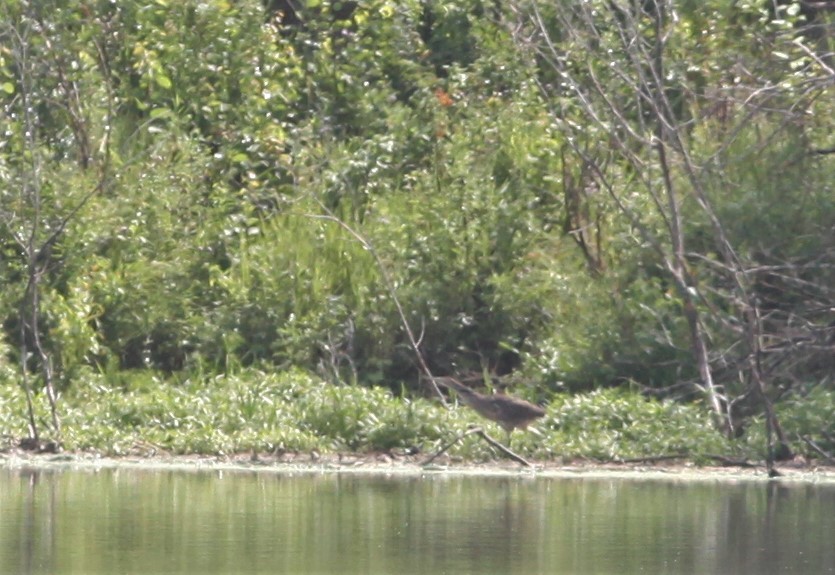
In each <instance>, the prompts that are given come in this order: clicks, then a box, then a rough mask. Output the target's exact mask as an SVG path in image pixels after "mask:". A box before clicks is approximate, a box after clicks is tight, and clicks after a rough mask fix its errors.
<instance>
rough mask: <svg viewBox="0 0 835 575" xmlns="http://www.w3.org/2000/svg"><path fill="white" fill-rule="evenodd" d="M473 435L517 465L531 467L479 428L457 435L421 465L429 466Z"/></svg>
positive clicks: (525, 460) (472, 428)
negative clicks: (478, 436) (479, 437)
mask: <svg viewBox="0 0 835 575" xmlns="http://www.w3.org/2000/svg"><path fill="white" fill-rule="evenodd" d="M473 433H475V434H477V435H480V436H481V438H482V439H484V441H486V442H487V443H489V444H490V445H491V446H493V447H495V448H496V449H498V450H499V451H501V452H502V453H504V454H505V455H507V456H508V457H509V458H511V459H512V460H514V461H516V462H517V463H520V464H522V465H524V466H525V467H533V465H531V462H530V461H528V460H527V459H525V458H524V457H522V456H521V455H519V454H518V453H515V452H514V451H511V449H510V448H509V447H507V446H506V445H503V444H501V443H499V442H498V441H496V440H495V439H493V438H492V437H490V436H489V435H487V434H486V433H485V432H484V430H483V429H482V428H480V427H471V428H470V429H468V430H467V431H465V432H464V433H460V434H458V436H457V437H456V438H455V439H453V440H452V441H450V442H449V443H448V444H446V445H445V446H444V447H442V448H441V449H440V450H438V451H437V452H436V453H435V454H434V455H433V456H432V457H430V458H429V459H427V460H426V461H424V462H423V465H429V464H430V463H432V462H433V461H435V459H437V458H438V457H440V456H441V455H443V454H444V453H445V452H446V451H447V450H448V449H449V448H450V447H452V446H453V445H455V444H456V443H458V442H459V441H461V440H462V439H464V438H465V437H467V436H468V435H472V434H473Z"/></svg>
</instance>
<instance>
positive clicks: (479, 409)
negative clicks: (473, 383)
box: [435, 377, 545, 441]
mask: <svg viewBox="0 0 835 575" xmlns="http://www.w3.org/2000/svg"><path fill="white" fill-rule="evenodd" d="M435 381H436V382H437V383H439V384H440V385H442V386H444V387H446V388H449V389H454V390H455V391H456V392H457V393H458V396H459V397H460V398H461V402H462V403H463V404H464V405H467V406H469V407H471V408H472V409H474V410H475V411H476V413H478V414H479V415H481V416H482V417H484V418H487V419H489V420H491V421H495V422H496V423H498V424H499V425H501V426H502V427H503V428H504V429H505V431H507V437H508V441H509V440H510V433H511V432H512V431H513V430H514V429H525V428H527V427H528V425H530V424H531V423H532V422H533V421H535V420H536V419H539V418H540V417H543V416H544V415H545V410H544V409H542V408H541V407H539V406H538V405H534V404H533V403H531V402H529V401H525V400H524V399H520V398H518V397H511V396H509V395H503V394H496V395H485V394H483V393H478V392H477V391H473V390H472V389H470V388H469V387H467V386H466V385H464V384H463V383H461V382H460V381H458V380H456V379H453V378H451V377H442V378H437V379H436V380H435Z"/></svg>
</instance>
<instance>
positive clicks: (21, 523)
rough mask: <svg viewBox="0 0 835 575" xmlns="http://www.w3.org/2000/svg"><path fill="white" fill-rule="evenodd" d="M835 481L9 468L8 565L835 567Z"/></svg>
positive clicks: (572, 569)
mask: <svg viewBox="0 0 835 575" xmlns="http://www.w3.org/2000/svg"><path fill="white" fill-rule="evenodd" d="M832 533H835V488H833V487H832V486H817V487H816V486H813V485H782V484H779V483H768V484H760V483H757V484H754V483H747V484H739V485H733V484H727V483H722V484H720V483H699V484H682V483H675V482H662V481H626V480H599V479H595V480H591V479H571V480H566V479H545V478H531V477H529V476H526V477H505V478H473V477H447V476H440V475H429V476H425V477H420V478H418V477H413V478H386V477H369V476H355V475H333V474H331V475H298V476H286V475H273V474H267V473H244V472H240V473H229V472H223V473H219V472H174V471H169V472H164V471H155V472H152V471H137V470H115V471H100V472H82V471H75V472H69V471H67V472H45V471H31V470H7V469H3V470H0V572H9V573H117V572H118V573H198V572H199V573H364V574H365V573H395V574H397V575H409V574H422V573H432V574H438V573H456V574H457V573H462V574H465V573H479V574H481V573H600V574H604V573H635V572H641V573H757V574H763V573H764V574H768V573H788V572H795V573H796V572H803V573H826V572H833V573H835V546H833V545H832Z"/></svg>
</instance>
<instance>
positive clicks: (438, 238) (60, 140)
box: [0, 0, 835, 458]
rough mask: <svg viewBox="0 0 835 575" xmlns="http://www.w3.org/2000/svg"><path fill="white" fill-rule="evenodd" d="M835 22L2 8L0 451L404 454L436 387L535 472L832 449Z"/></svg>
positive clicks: (820, 7) (643, 8) (770, 12)
mask: <svg viewBox="0 0 835 575" xmlns="http://www.w3.org/2000/svg"><path fill="white" fill-rule="evenodd" d="M833 18H835V5H833V3H832V2H826V1H824V2H806V1H804V2H782V1H777V0H773V1H772V0H750V1H748V2H723V1H718V0H717V1H712V0H709V1H707V2H692V1H689V0H680V1H672V0H649V1H643V2H641V1H637V0H610V1H604V0H590V1H584V2H573V1H572V2H539V1H536V0H511V1H509V2H503V3H499V2H492V1H480V0H453V1H446V2H444V1H435V0H421V1H418V0H404V1H397V2H395V1H390V0H368V1H365V0H360V1H327V0H318V1H317V0H308V1H307V2H305V1H304V0H295V1H290V0H270V1H269V2H267V3H266V5H264V4H262V3H260V2H257V1H254V0H241V1H238V2H233V1H221V0H207V1H202V2H197V1H192V0H185V1H179V2H169V1H166V0H157V1H156V2H139V1H133V0H127V1H123V2H122V1H120V2H109V1H92V0H90V1H83V2H77V1H76V2H67V1H62V0H56V1H42V2H27V1H23V2H21V1H15V0H0V106H2V112H0V278H2V283H3V290H2V292H0V319H2V330H1V331H0V423H1V424H2V428H0V431H2V432H3V433H5V434H6V437H7V438H8V439H9V440H10V441H12V440H13V441H17V440H19V439H20V438H29V439H30V440H32V439H34V443H30V445H34V446H39V445H40V437H41V436H42V435H44V434H45V435H46V436H47V437H53V438H60V440H61V441H62V442H63V443H64V444H65V445H67V446H70V447H75V448H90V447H94V448H103V449H107V450H111V451H115V452H121V451H124V450H126V449H129V448H130V445H131V444H132V442H136V441H139V440H140V439H141V440H142V441H149V442H153V443H154V445H160V446H163V447H164V448H167V449H174V450H179V451H220V450H239V449H249V448H256V447H259V448H269V449H307V448H311V447H313V446H318V447H321V446H322V444H321V441H323V439H322V438H326V441H327V443H326V445H325V447H330V448H335V449H344V448H349V449H368V448H374V449H385V448H392V447H398V446H408V445H412V444H414V443H416V442H419V441H420V440H422V439H431V440H434V439H437V438H438V437H440V436H441V434H442V433H443V431H444V429H445V427H447V426H449V425H454V423H450V421H451V420H449V419H448V418H449V417H450V415H448V414H446V413H445V412H444V411H443V410H441V409H439V405H440V404H439V403H438V402H437V401H434V400H432V399H431V397H432V392H431V386H430V385H428V384H427V382H428V379H427V378H425V377H421V376H422V375H423V376H425V375H426V373H424V372H425V371H426V370H427V369H428V370H429V371H431V372H432V373H433V374H435V375H453V374H457V375H459V376H461V377H474V378H479V379H483V380H485V382H486V383H487V385H488V386H497V387H498V386H502V387H508V388H510V389H511V390H512V392H513V393H515V394H517V395H522V396H525V397H527V398H528V399H531V400H535V401H539V402H545V403H548V404H549V415H548V416H547V418H546V419H545V420H544V423H543V425H542V427H543V430H544V433H545V436H546V439H531V438H526V439H525V440H524V441H527V442H528V443H525V444H522V445H521V448H522V449H525V448H526V447H527V448H528V449H529V450H530V451H531V452H532V453H535V454H537V455H539V456H542V457H547V456H554V455H558V454H577V453H583V454H586V455H588V456H593V457H601V458H606V457H609V458H611V457H622V456H628V455H630V454H635V453H639V454H640V453H645V452H648V453H669V452H674V453H687V454H690V455H692V454H693V453H698V452H702V453H707V452H733V451H734V449H737V447H734V445H742V447H741V448H740V449H742V450H743V453H745V454H749V453H762V451H757V450H763V449H765V446H766V445H768V446H770V449H769V453H770V455H772V456H776V457H778V458H779V457H790V456H791V455H792V453H793V452H798V451H806V452H807V453H810V454H812V455H816V456H826V454H827V453H829V454H831V453H832V452H833V450H835V418H833V417H832V415H833V413H835V382H833V374H835V353H834V352H835V189H834V188H835V184H834V182H835V132H833V126H834V125H835V98H833V95H835V91H833V88H834V87H835V35H833ZM401 311H402V315H401ZM404 320H405V322H404ZM404 323H405V324H406V325H404ZM410 332H411V333H410ZM410 337H411V338H414V340H415V341H410ZM415 343H416V344H418V346H419V349H420V352H421V357H422V358H423V359H424V360H425V362H426V364H425V365H421V362H420V361H418V356H417V355H416V353H415V349H414V345H413V344H415ZM433 401H434V403H433ZM288 422H290V423H288ZM752 422H754V423H756V425H751V423H752ZM665 426H666V427H665ZM597 427H599V429H600V430H603V432H602V435H597V436H594V439H582V437H585V435H584V434H586V433H590V431H589V430H592V429H596V428H597ZM62 428H63V429H62ZM45 430H46V431H45ZM183 437H188V438H189V439H183ZM601 437H602V438H603V439H601ZM764 438H765V439H767V440H768V441H763V439H764ZM583 442H585V443H583ZM734 442H742V443H741V444H739V443H734ZM746 442H748V443H746ZM751 445H757V446H759V447H757V448H756V449H755V450H754V451H753V452H752V451H745V450H746V449H748V448H750V446H751ZM697 446H698V448H697ZM746 446H747V447H746Z"/></svg>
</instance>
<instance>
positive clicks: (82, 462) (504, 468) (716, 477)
mask: <svg viewBox="0 0 835 575" xmlns="http://www.w3.org/2000/svg"><path fill="white" fill-rule="evenodd" d="M426 458H427V456H426V455H425V454H422V455H399V456H398V455H391V454H336V455H319V454H316V453H304V454H302V453H291V454H290V453H286V454H280V455H274V454H270V455H262V454H258V455H255V456H253V454H249V453H248V454H236V455H228V456H227V455H223V456H205V455H170V454H160V453H148V454H143V455H128V456H122V457H112V456H101V455H98V454H95V453H55V454H49V453H44V454H33V453H30V452H26V451H17V450H16V451H9V452H4V453H0V466H2V467H4V468H7V469H41V470H56V471H60V470H79V471H96V470H102V469H125V470H147V471H163V470H166V471H190V472H207V471H208V472H221V471H225V472H257V473H275V474H302V473H304V474H310V473H350V474H374V475H393V476H398V475H402V476H421V475H443V474H458V475H471V476H485V477H489V476H518V477H554V478H587V479H605V478H609V479H615V478H619V479H629V480H659V479H664V480H674V481H728V482H738V481H763V482H765V481H781V482H792V483H795V482H802V483H818V484H820V483H826V484H832V485H835V467H831V466H821V465H817V464H815V463H807V462H790V463H788V464H786V465H782V466H779V467H778V470H779V472H780V476H779V477H777V478H769V477H768V475H767V473H766V470H765V468H764V467H757V466H754V467H734V466H722V467H717V466H696V465H693V464H691V463H686V462H676V463H664V464H649V465H648V464H639V463H623V464H617V463H605V464H603V463H590V462H570V463H569V462H554V461H537V462H533V466H532V467H524V466H521V465H519V464H517V463H513V462H506V461H491V462H485V463H480V462H467V461H463V460H460V459H456V458H439V459H437V460H435V462H433V463H432V464H430V465H423V463H422V462H423V461H424V460H425V459H426Z"/></svg>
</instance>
